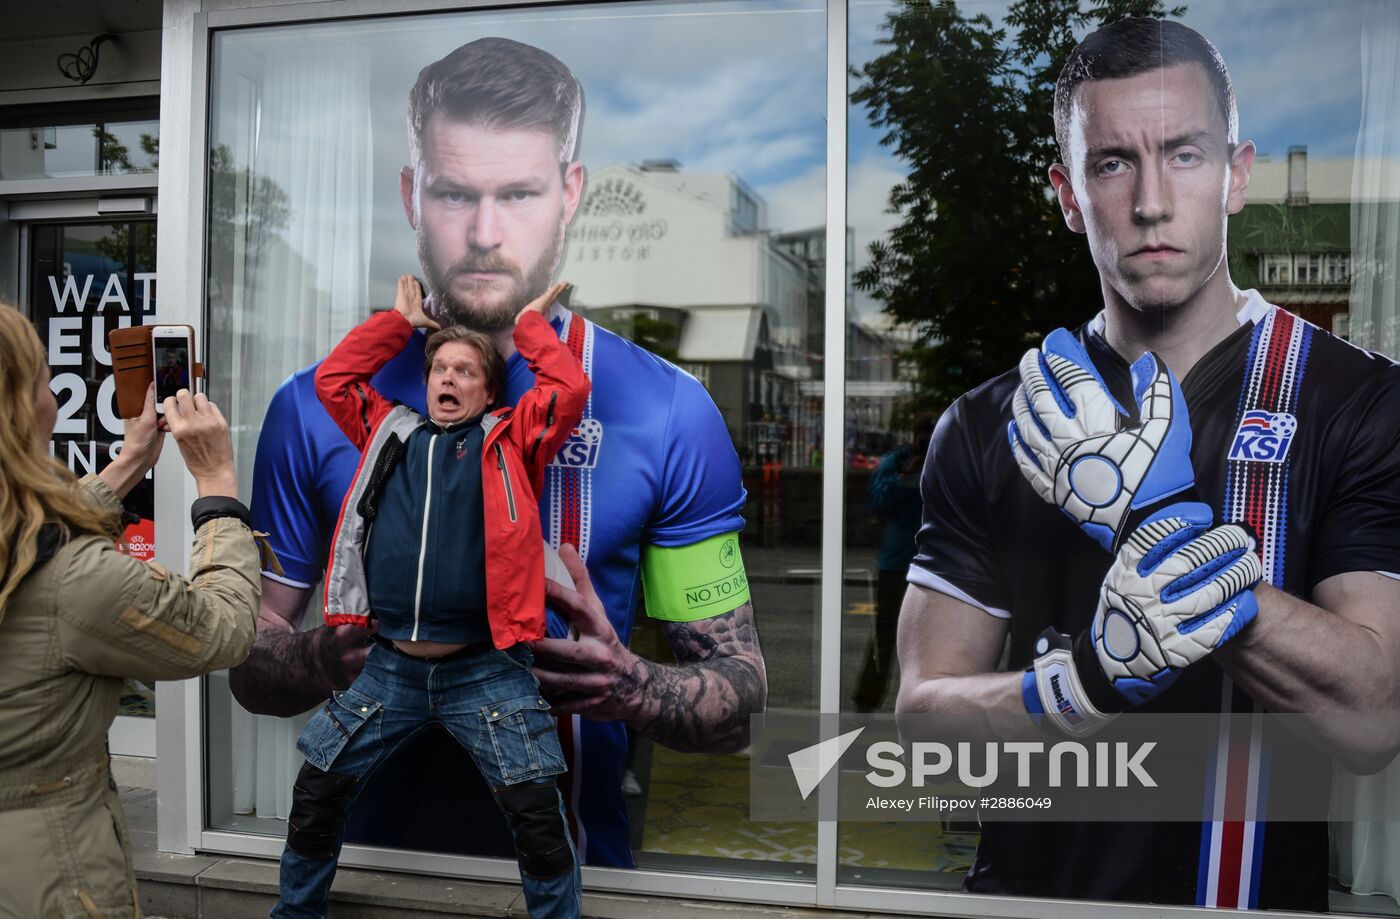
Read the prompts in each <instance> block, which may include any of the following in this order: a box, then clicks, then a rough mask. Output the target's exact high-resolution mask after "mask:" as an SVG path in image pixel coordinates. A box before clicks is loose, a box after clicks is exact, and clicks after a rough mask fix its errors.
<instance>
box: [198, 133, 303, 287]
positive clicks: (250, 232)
mask: <svg viewBox="0 0 1400 919" xmlns="http://www.w3.org/2000/svg"><path fill="white" fill-rule="evenodd" d="M291 216H292V207H291V199H290V198H289V197H288V195H287V193H286V191H284V190H283V189H282V186H280V185H278V184H277V183H276V182H275V181H273V180H272V179H270V178H268V177H267V176H260V175H257V174H256V173H254V172H253V171H252V170H251V169H249V168H248V167H246V166H241V167H240V166H236V165H235V164H234V160H233V152H232V151H231V150H229V148H228V145H227V144H218V145H217V146H215V147H214V149H212V150H210V151H209V249H208V253H209V297H210V300H211V301H218V300H220V299H221V298H222V297H223V296H224V295H225V293H226V292H227V291H228V290H230V289H231V288H232V283H233V277H234V269H235V264H236V261H238V260H242V261H243V262H244V263H245V264H251V263H253V262H255V261H256V260H257V258H258V256H259V255H261V254H262V253H263V252H264V251H266V249H267V247H268V246H269V245H270V244H271V243H272V241H273V239H274V238H275V237H276V231H277V230H280V229H282V228H284V227H286V226H287V223H288V221H289V220H290V219H291Z"/></svg>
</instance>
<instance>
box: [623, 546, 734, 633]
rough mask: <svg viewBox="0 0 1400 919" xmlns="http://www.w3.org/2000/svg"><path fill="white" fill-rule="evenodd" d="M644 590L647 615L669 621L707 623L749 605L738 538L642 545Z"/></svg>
mask: <svg viewBox="0 0 1400 919" xmlns="http://www.w3.org/2000/svg"><path fill="white" fill-rule="evenodd" d="M642 590H643V591H644V592H645V593H646V601H647V615H649V616H650V617H651V618H653V619H665V620H668V621H670V622H694V621H695V620H697V619H709V618H711V617H712V616H719V615H721V614H723V613H727V612H729V611H730V610H732V609H734V608H735V607H737V606H740V605H742V604H744V603H747V602H749V578H748V575H747V574H745V573H744V559H743V557H741V556H740V555H739V534H738V533H725V534H723V535H721V536H711V537H710V538H709V539H706V540H704V541H702V542H697V543H695V544H693V545H689V546H643V547H642Z"/></svg>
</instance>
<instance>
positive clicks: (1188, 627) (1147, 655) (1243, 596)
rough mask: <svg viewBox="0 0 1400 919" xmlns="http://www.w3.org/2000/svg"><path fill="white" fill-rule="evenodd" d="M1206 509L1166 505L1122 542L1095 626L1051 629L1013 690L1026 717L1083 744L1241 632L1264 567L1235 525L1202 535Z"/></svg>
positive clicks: (1102, 591)
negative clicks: (1074, 632) (1075, 631)
mask: <svg viewBox="0 0 1400 919" xmlns="http://www.w3.org/2000/svg"><path fill="white" fill-rule="evenodd" d="M1211 520H1212V514H1211V510H1210V508H1209V507H1207V506H1206V505H1204V504H1200V503H1197V502H1183V503H1179V504H1173V505H1171V506H1169V507H1167V508H1166V509H1164V510H1162V511H1160V512H1158V513H1156V514H1153V515H1152V516H1151V517H1149V518H1148V519H1147V520H1146V521H1144V522H1143V524H1142V525H1141V526H1139V527H1138V528H1137V529H1136V530H1134V531H1133V533H1132V534H1131V535H1130V536H1129V537H1128V538H1127V539H1126V540H1124V542H1123V546H1122V548H1121V549H1119V551H1118V554H1117V557H1116V558H1115V559H1114V561H1113V565H1112V567H1110V568H1109V570H1108V575H1107V577H1105V578H1104V581H1103V587H1102V588H1101V589H1100V591H1099V605H1098V609H1097V610H1096V611H1095V613H1094V621H1093V623H1092V624H1091V625H1090V627H1089V628H1088V629H1086V630H1085V631H1083V632H1081V633H1080V634H1079V635H1078V636H1077V637H1076V638H1075V639H1074V640H1071V639H1070V638H1069V637H1068V636H1066V635H1062V634H1060V633H1058V632H1056V631H1054V630H1053V629H1047V630H1046V632H1045V633H1044V634H1042V635H1041V636H1040V640H1039V643H1038V645H1037V647H1036V654H1037V655H1038V656H1037V657H1036V659H1035V661H1034V662H1033V663H1032V664H1031V666H1030V667H1029V668H1028V669H1027V670H1026V674H1025V676H1024V677H1023V678H1022V681H1021V694H1022V697H1023V699H1024V701H1025V703H1026V709H1027V710H1028V711H1029V712H1030V713H1031V714H1032V715H1037V716H1039V715H1043V716H1045V717H1047V718H1049V719H1050V720H1051V722H1052V723H1053V724H1055V725H1056V726H1057V727H1058V728H1059V729H1060V730H1061V731H1062V732H1064V733H1066V734H1070V735H1080V734H1088V733H1092V732H1093V731H1095V730H1097V729H1098V728H1099V727H1101V726H1102V725H1103V724H1105V723H1106V722H1107V721H1109V720H1111V719H1112V718H1113V716H1114V714H1115V713H1117V712H1121V711H1123V710H1124V709H1125V708H1128V707H1129V706H1132V705H1138V704H1141V703H1143V702H1146V701H1147V700H1148V699H1151V698H1153V697H1154V696H1156V695H1158V694H1159V693H1161V692H1162V691H1163V690H1165V689H1166V688H1167V687H1168V686H1170V685H1171V684H1172V683H1173V682H1175V681H1176V679H1177V677H1179V676H1180V675H1181V673H1182V671H1184V670H1185V669H1186V668H1187V667H1189V666H1191V665H1192V664H1194V663H1196V662H1197V661H1199V660H1201V659H1202V658H1205V657H1207V656H1208V655H1210V653H1211V652H1213V651H1214V650H1215V649H1216V648H1218V647H1220V646H1221V645H1223V644H1225V642H1227V641H1229V640H1230V639H1231V638H1233V637H1234V636H1235V635H1236V634H1238V633H1239V631H1240V629H1242V628H1244V627H1245V626H1246V625H1248V624H1249V622H1250V621H1251V620H1253V619H1254V616H1255V614H1256V613H1258V611H1259V606H1258V603H1257V602H1256V600H1255V597H1254V587H1255V586H1256V585H1257V584H1258V583H1259V580H1260V578H1261V577H1263V573H1264V572H1263V566H1262V565H1261V564H1260V562H1259V556H1258V555H1256V554H1255V552H1254V540H1253V539H1252V538H1251V537H1250V536H1249V534H1248V533H1246V532H1245V531H1244V530H1242V529H1241V528H1240V527H1238V526H1235V525H1234V524H1226V525H1224V526H1218V527H1214V528H1212V527H1211Z"/></svg>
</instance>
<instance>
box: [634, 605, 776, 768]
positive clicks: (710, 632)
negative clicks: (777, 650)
mask: <svg viewBox="0 0 1400 919" xmlns="http://www.w3.org/2000/svg"><path fill="white" fill-rule="evenodd" d="M665 630H666V637H667V639H668V640H669V642H670V644H671V650H672V651H673V652H674V653H675V655H676V661H677V663H678V665H679V666H667V665H664V664H656V663H652V662H651V661H646V660H640V659H637V660H636V663H635V666H634V667H633V668H632V669H631V672H630V673H629V674H627V675H626V677H625V682H626V683H628V684H630V685H628V686H627V687H626V689H627V690H630V692H631V693H634V694H635V697H636V698H637V699H638V700H639V706H638V710H637V712H636V715H635V716H634V717H633V718H629V719H628V722H629V724H630V725H631V726H632V728H633V729H634V730H636V731H638V732H640V733H642V734H645V735H646V736H647V737H650V738H652V739H653V740H655V741H657V742H658V743H663V744H665V745H666V746H668V747H671V748H673V749H676V750H683V751H688V752H707V753H727V752H732V751H734V750H741V749H743V748H744V747H746V746H748V743H749V716H750V715H752V714H755V713H757V712H761V711H763V709H764V706H765V705H766V704H767V700H768V675H767V672H766V671H765V670H764V666H763V654H762V651H761V650H760V649H759V645H758V629H757V627H756V626H755V624H754V616H753V607H752V606H751V605H750V604H747V603H746V604H744V605H743V606H741V607H739V608H738V609H736V610H733V611H732V612H729V613H726V614H724V615H723V616H716V617H715V618H713V619H702V620H700V621H697V622H675V623H667V624H666V625H665Z"/></svg>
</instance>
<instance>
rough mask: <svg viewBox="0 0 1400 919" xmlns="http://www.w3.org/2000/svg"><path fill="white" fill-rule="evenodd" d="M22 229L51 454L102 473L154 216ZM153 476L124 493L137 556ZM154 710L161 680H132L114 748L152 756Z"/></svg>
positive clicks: (147, 269) (145, 295) (149, 307)
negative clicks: (117, 348) (47, 396)
mask: <svg viewBox="0 0 1400 919" xmlns="http://www.w3.org/2000/svg"><path fill="white" fill-rule="evenodd" d="M25 232H26V233H27V246H26V247H25V251H26V252H27V253H28V257H27V282H28V283H27V285H26V290H27V292H28V295H27V297H26V301H27V307H28V310H29V317H30V319H31V320H33V322H34V325H35V327H36V328H37V329H38V331H39V337H40V339H41V340H42V341H43V343H44V349H45V351H46V353H47V355H48V362H49V373H50V382H49V387H50V388H51V389H52V390H53V393H54V396H55V398H57V400H58V422H57V424H56V425H55V426H54V433H53V438H52V440H51V441H50V442H49V452H50V454H51V455H52V456H53V457H54V458H56V459H57V460H58V461H59V462H61V463H63V464H65V465H66V466H67V467H68V468H69V469H71V470H72V471H73V472H74V473H75V474H76V475H79V476H82V475H86V474H88V473H95V472H100V471H101V470H102V469H103V468H104V467H105V466H106V465H107V464H108V463H109V462H111V460H112V458H113V457H114V456H115V455H116V454H117V453H118V452H119V451H120V450H121V445H122V439H121V438H122V422H121V419H120V417H119V416H118V414H117V410H116V385H115V381H114V380H113V378H112V358H111V354H110V353H109V351H108V349H107V333H108V332H110V331H111V330H113V329H116V328H125V327H127V326H130V325H133V324H138V325H139V324H144V323H148V322H152V321H154V317H155V310H156V222H155V221H154V220H150V219H145V220H122V221H115V222H108V223H77V222H72V223H34V224H30V225H29V226H28V227H26V228H25ZM152 484H153V483H152V476H151V474H149V473H148V474H147V477H146V480H145V481H143V482H141V483H139V484H137V486H136V487H135V488H134V489H132V491H131V493H130V494H129V495H127V497H126V500H125V505H126V510H127V512H128V516H127V526H126V529H125V531H124V533H123V534H122V540H121V544H120V548H121V549H122V550H123V551H125V552H126V553H128V554H129V555H132V556H134V557H136V558H141V559H149V558H152V557H154V553H155V506H154V490H153V487H152ZM155 713H156V709H155V687H154V686H153V685H150V684H146V683H139V682H136V681H128V682H127V686H126V691H125V692H124V693H123V694H122V700H121V708H120V710H119V717H118V718H117V721H116V723H115V724H114V725H113V727H112V732H111V736H110V741H111V747H112V752H113V753H119V754H128V755H134V756H154V755H155Z"/></svg>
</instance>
